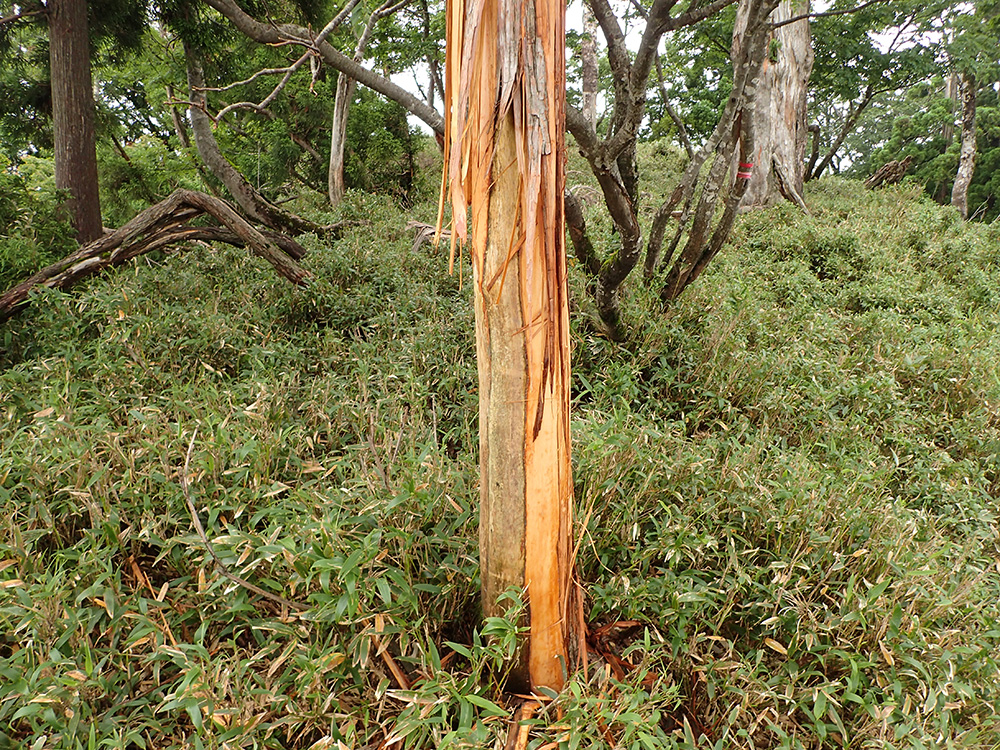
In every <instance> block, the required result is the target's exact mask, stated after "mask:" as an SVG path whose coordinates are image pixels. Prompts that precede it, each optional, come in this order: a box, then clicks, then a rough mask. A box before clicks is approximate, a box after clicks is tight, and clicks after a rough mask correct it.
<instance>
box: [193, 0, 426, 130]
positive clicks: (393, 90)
mask: <svg viewBox="0 0 1000 750" xmlns="http://www.w3.org/2000/svg"><path fill="white" fill-rule="evenodd" d="M205 2H206V3H208V5H210V6H211V7H213V8H215V9H216V10H217V11H219V12H220V13H221V14H222V15H224V16H225V17H226V18H228V19H229V21H230V22H231V23H232V24H233V26H235V27H236V28H237V29H238V30H239V31H241V32H242V33H244V34H246V35H247V36H248V37H250V38H251V39H253V40H255V41H258V42H261V43H262V44H272V45H273V44H300V45H302V46H304V47H306V48H309V49H314V50H316V51H317V52H318V53H319V55H320V57H321V58H322V59H323V62H325V63H326V64H327V65H329V66H330V67H331V68H334V69H335V70H338V71H340V72H341V73H345V74H346V75H348V76H350V77H351V78H353V79H355V80H356V81H358V82H359V83H361V84H363V85H365V86H367V87H368V88H370V89H372V90H373V91H377V92H378V93H380V94H382V95H383V96H385V97H387V98H389V99H392V100H393V101H395V102H396V103H398V104H400V105H401V106H402V107H404V108H405V109H406V110H407V111H409V112H410V113H411V114H413V115H415V116H417V117H419V118H420V119H421V120H423V121H424V122H425V123H427V125H428V126H430V128H431V129H432V130H433V131H434V132H435V133H443V132H444V121H443V120H442V118H441V115H440V114H439V113H438V112H437V111H436V110H434V109H433V108H432V107H429V106H427V104H426V103H425V102H423V101H421V100H420V99H418V98H417V97H416V96H414V95H413V94H411V93H410V92H409V91H406V90H405V89H403V88H402V87H400V86H397V85H396V84H395V83H393V82H392V81H390V80H389V79H388V78H386V77H384V76H380V75H379V74H378V73H375V72H373V71H371V70H369V69H368V68H365V67H363V66H362V65H360V64H358V63H356V62H355V61H354V60H352V59H351V58H350V57H348V56H347V55H345V54H343V53H342V52H340V51H339V50H337V49H336V48H334V47H333V46H332V45H331V44H329V43H327V42H326V41H323V38H324V37H323V34H322V32H321V33H320V34H319V35H316V34H314V33H313V32H311V31H310V30H309V29H307V28H305V27H304V26H299V25H297V24H290V23H283V24H277V25H275V24H269V23H263V22H261V21H258V20H257V19H255V18H253V17H252V16H251V15H249V14H248V13H247V12H246V11H244V10H243V9H242V8H241V7H240V6H239V5H238V4H237V3H236V2H235V1H234V0H205ZM331 23H332V22H331ZM327 25H328V26H329V24H327ZM324 31H325V29H324ZM328 33H329V32H328Z"/></svg>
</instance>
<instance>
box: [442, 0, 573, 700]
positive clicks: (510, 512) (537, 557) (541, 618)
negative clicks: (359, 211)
mask: <svg viewBox="0 0 1000 750" xmlns="http://www.w3.org/2000/svg"><path fill="white" fill-rule="evenodd" d="M564 13H565V8H564V6H563V3H562V1H561V0H532V1H531V2H523V3H522V2H518V1H517V0H515V1H514V2H511V1H510V0H487V2H482V3H476V2H458V1H456V2H453V3H451V5H450V7H449V9H448V36H447V40H448V41H447V63H446V82H445V90H446V100H447V112H446V121H445V122H446V126H445V139H444V144H445V173H446V177H447V179H448V181H449V182H450V190H448V192H447V194H448V195H449V197H450V200H451V205H452V223H453V228H454V231H453V233H452V238H453V240H452V242H453V245H452V258H453V259H454V253H455V245H454V242H455V238H460V239H462V240H463V241H464V240H465V239H466V238H467V237H469V235H470V229H471V250H472V268H473V284H474V294H475V308H476V352H477V361H478V366H479V420H480V423H479V434H480V466H481V479H480V566H481V570H482V585H483V608H484V610H485V613H486V615H487V616H491V615H503V614H504V608H503V603H502V598H503V596H504V595H505V594H508V593H510V591H511V590H513V591H514V592H523V594H524V595H525V596H526V600H525V601H526V603H527V615H526V622H525V623H523V624H524V625H526V626H527V630H528V632H527V637H526V638H525V639H524V640H523V641H522V642H521V643H520V645H519V648H518V653H517V655H516V656H515V659H514V662H513V664H512V665H511V672H510V676H509V678H508V680H509V686H510V687H511V688H513V689H514V690H515V691H517V692H526V691H527V690H528V689H530V688H536V689H537V688H541V687H546V688H550V689H552V690H559V689H560V688H561V687H562V685H563V680H564V672H565V670H566V669H568V668H569V666H570V658H569V653H570V648H571V644H572V643H573V641H574V633H576V632H577V628H576V623H577V613H576V610H575V609H574V608H573V607H572V606H571V600H572V598H573V597H572V594H573V589H572V586H573V555H572V544H571V536H570V535H571V521H572V497H573V481H572V476H571V467H570V426H569V402H570V398H569V389H570V362H569V356H570V349H569V308H568V303H567V292H566V253H565V247H564V239H563V237H564V234H563V206H562V197H563V189H564V182H565V176H564V160H565V145H564V142H563V133H564V124H563V120H564V116H563V108H564V106H565V96H566V94H565V70H564V67H565V57H564V56H565V52H564V50H565V29H564V23H565V20H564ZM444 194H445V186H444V185H442V209H443V203H444ZM468 213H471V224H470V223H469V220H468V219H467V214H468Z"/></svg>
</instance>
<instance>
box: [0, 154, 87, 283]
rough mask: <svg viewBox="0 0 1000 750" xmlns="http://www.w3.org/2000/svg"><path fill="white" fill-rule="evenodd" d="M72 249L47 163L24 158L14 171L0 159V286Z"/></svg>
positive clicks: (50, 165) (71, 229) (26, 275)
mask: <svg viewBox="0 0 1000 750" xmlns="http://www.w3.org/2000/svg"><path fill="white" fill-rule="evenodd" d="M75 247H76V240H75V239H74V236H73V228H72V227H71V226H70V222H69V219H68V218H67V217H66V216H64V215H63V214H62V212H61V211H60V210H59V200H58V195H57V193H56V190H55V179H54V177H53V168H52V162H51V161H49V160H45V159H38V158H35V157H30V156H25V157H24V158H23V159H22V160H21V162H20V164H18V165H17V168H16V169H15V168H14V167H13V166H12V165H8V164H5V163H4V161H3V159H2V157H0V288H2V289H7V288H8V287H9V286H12V285H13V284H15V283H16V282H18V281H20V280H22V279H24V278H26V277H28V276H30V275H31V274H32V273H34V272H35V271H37V270H38V269H40V268H43V267H44V266H46V265H48V264H49V263H53V262H55V261H56V260H58V259H59V258H62V257H63V256H64V255H68V254H69V253H70V252H71V251H72V250H73V249H75Z"/></svg>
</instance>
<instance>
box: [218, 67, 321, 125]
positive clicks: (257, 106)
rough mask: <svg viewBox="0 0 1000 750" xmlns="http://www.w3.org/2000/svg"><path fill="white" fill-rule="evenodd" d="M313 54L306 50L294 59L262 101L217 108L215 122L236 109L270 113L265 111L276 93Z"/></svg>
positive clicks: (279, 91) (276, 95)
mask: <svg viewBox="0 0 1000 750" xmlns="http://www.w3.org/2000/svg"><path fill="white" fill-rule="evenodd" d="M313 54H314V53H313V52H312V51H309V52H306V53H305V54H304V55H302V57H300V58H299V59H298V60H296V61H295V62H294V63H292V65H290V66H289V67H288V68H287V69H286V71H285V75H284V76H282V78H281V81H279V83H278V85H277V86H275V87H274V90H273V91H271V93H270V94H268V95H267V96H266V97H265V98H264V101H262V102H261V103H260V104H254V103H253V102H237V103H236V104H230V105H229V106H227V107H223V108H222V109H220V110H219V113H218V114H217V115H216V116H215V117H214V118H213V119H214V120H215V124H216V125H218V124H219V121H220V120H221V119H222V118H223V117H225V116H226V115H228V114H229V113H230V112H232V111H234V110H237V109H251V110H254V111H255V112H262V113H264V114H270V113H269V112H268V111H267V108H268V107H269V106H270V105H271V103H272V102H273V101H274V100H275V99H277V98H278V94H279V93H281V91H282V89H284V88H285V86H286V85H287V84H288V82H289V81H290V80H291V78H292V74H294V73H295V71H297V70H298V69H299V68H301V67H302V65H303V63H305V61H306V60H308V59H309V58H310V57H312V56H313ZM271 119H274V117H273V115H272V116H271Z"/></svg>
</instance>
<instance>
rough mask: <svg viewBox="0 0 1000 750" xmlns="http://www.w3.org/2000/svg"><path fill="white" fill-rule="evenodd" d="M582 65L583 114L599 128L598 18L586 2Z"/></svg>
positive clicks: (581, 43) (584, 8) (581, 54)
mask: <svg viewBox="0 0 1000 750" xmlns="http://www.w3.org/2000/svg"><path fill="white" fill-rule="evenodd" d="M580 66H581V67H582V74H583V86H582V88H583V102H582V107H581V109H582V111H583V116H584V117H585V118H587V122H589V123H590V127H592V128H595V129H596V128H597V88H598V78H597V77H598V67H597V19H596V18H594V11H592V10H591V9H590V6H589V5H587V4H586V3H584V6H583V38H582V39H581V40H580Z"/></svg>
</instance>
